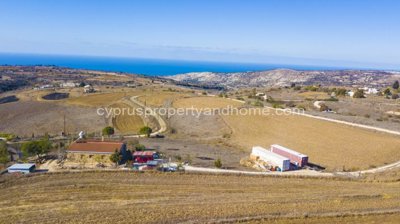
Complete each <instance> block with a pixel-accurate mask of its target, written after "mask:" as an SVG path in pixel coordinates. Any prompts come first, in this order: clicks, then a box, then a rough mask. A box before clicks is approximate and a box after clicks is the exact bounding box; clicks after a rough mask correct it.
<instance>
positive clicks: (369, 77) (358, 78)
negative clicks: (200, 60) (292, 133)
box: [167, 69, 400, 87]
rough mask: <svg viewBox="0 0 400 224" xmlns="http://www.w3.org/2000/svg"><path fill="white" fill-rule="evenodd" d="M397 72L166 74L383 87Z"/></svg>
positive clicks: (193, 79) (234, 81) (236, 81)
mask: <svg viewBox="0 0 400 224" xmlns="http://www.w3.org/2000/svg"><path fill="white" fill-rule="evenodd" d="M399 77H400V74H399V73H391V72H384V71H359V70H332V71H297V70H290V69H276V70H270V71H257V72H235V73H213V72H198V73H186V74H179V75H174V76H168V77H167V78H169V79H172V80H174V81H177V82H181V83H188V84H201V85H219V86H223V87H264V86H290V85H291V84H292V83H295V84H302V85H315V84H321V85H329V86H354V85H356V86H357V85H358V86H364V85H368V86H374V87H384V86H388V85H391V84H392V83H393V82H394V80H396V79H399Z"/></svg>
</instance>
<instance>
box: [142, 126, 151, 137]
mask: <svg viewBox="0 0 400 224" xmlns="http://www.w3.org/2000/svg"><path fill="white" fill-rule="evenodd" d="M152 131H153V130H152V129H151V128H150V127H149V126H144V127H142V128H140V130H139V134H141V135H146V136H147V137H150V134H151V132H152Z"/></svg>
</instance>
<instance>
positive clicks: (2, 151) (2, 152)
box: [0, 140, 10, 165]
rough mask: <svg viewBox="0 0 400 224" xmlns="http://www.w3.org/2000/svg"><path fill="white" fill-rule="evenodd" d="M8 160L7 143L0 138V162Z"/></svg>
mask: <svg viewBox="0 0 400 224" xmlns="http://www.w3.org/2000/svg"><path fill="white" fill-rule="evenodd" d="M8 162H10V154H9V153H8V150H7V144H6V143H5V142H4V141H1V140H0V163H1V164H4V165H5V164H6V163H8Z"/></svg>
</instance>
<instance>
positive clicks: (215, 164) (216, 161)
mask: <svg viewBox="0 0 400 224" xmlns="http://www.w3.org/2000/svg"><path fill="white" fill-rule="evenodd" d="M214 166H215V167H217V168H221V167H222V161H221V159H220V158H218V159H217V160H215V161H214Z"/></svg>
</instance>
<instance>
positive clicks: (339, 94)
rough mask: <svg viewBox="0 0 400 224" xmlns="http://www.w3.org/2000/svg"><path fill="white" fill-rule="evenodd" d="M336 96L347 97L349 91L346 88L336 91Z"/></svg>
mask: <svg viewBox="0 0 400 224" xmlns="http://www.w3.org/2000/svg"><path fill="white" fill-rule="evenodd" d="M334 93H335V94H336V96H346V94H347V90H346V89H344V88H340V89H336V90H335V92H334Z"/></svg>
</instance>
